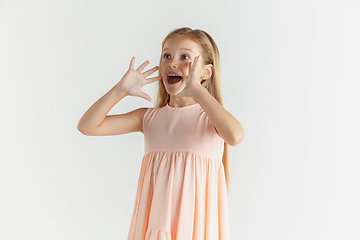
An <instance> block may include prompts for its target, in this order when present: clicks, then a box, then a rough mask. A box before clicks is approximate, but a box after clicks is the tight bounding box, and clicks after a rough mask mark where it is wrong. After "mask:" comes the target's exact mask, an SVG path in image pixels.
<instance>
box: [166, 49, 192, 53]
mask: <svg viewBox="0 0 360 240" xmlns="http://www.w3.org/2000/svg"><path fill="white" fill-rule="evenodd" d="M167 49H169V48H165V49H163V51H165V50H167ZM181 49H185V50H188V51H190V52H192V53H194V52H193V51H191V50H190V49H188V48H181Z"/></svg>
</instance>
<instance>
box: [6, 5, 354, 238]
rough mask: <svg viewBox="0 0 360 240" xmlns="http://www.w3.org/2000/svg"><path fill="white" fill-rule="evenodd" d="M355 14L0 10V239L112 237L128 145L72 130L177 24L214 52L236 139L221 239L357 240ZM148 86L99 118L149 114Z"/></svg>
mask: <svg viewBox="0 0 360 240" xmlns="http://www.w3.org/2000/svg"><path fill="white" fill-rule="evenodd" d="M359 16H360V4H359V2H358V1H355V0H353V1H350V0H348V1H340V0H339V1H335V0H328V1H325V0H323V1H321V0H302V1H286V0H273V1H266V0H252V1H245V0H242V1H236V2H235V1H234V2H230V1H211V0H201V1H167V0H166V1H165V0H157V1H145V0H141V1H84V0H83V1H79V0H78V1H74V0H71V1H70V0H61V1H45V0H43V1H40V0H34V1H6V0H5V1H4V0H3V1H0V80H1V85H0V104H1V106H0V111H1V118H0V136H1V151H0V159H1V162H0V239H1V240H15V239H16V240H18V239H24V240H32V239H34V240H35V239H36V240H48V239H52V240H63V239H67V240H100V239H101V240H103V239H106V240H111V239H114V240H115V239H116V240H119V239H126V238H127V234H128V228H129V224H130V220H131V214H132V211H133V206H134V200H135V194H136V187H137V181H138V177H139V171H140V167H141V160H142V156H143V135H142V134H141V133H130V134H126V135H121V136H102V137H92V136H85V135H83V134H81V133H80V132H79V131H78V130H77V123H78V121H79V120H80V118H81V116H82V115H83V114H84V113H85V111H86V110H87V109H88V108H89V107H90V106H91V105H92V104H93V103H94V102H95V101H97V100H98V99H99V98H100V97H101V96H103V95H104V94H105V93H106V92H107V91H109V90H110V89H111V88H112V87H113V86H114V85H115V84H116V83H117V82H118V81H120V79H121V77H122V76H123V74H124V73H125V72H126V71H127V69H128V66H129V62H130V59H131V57H132V56H135V57H136V62H135V67H137V66H139V65H140V64H141V63H143V62H144V61H146V60H149V61H150V64H149V65H148V67H147V68H146V69H149V68H151V67H153V66H156V65H158V63H159V58H160V53H161V41H162V40H163V38H164V37H165V36H166V35H167V33H168V32H170V31H171V30H172V29H175V28H178V27H183V26H187V27H191V28H200V29H202V30H205V31H207V32H208V33H209V34H210V35H211V36H212V37H213V38H214V39H215V41H216V43H217V44H218V47H219V49H220V55H221V70H222V86H223V95H224V106H225V108H226V109H227V110H228V111H229V112H230V113H231V114H233V116H234V117H236V118H237V119H238V120H239V122H240V123H241V124H242V126H243V128H244V131H245V139H244V141H243V142H241V143H240V144H239V145H237V146H235V147H231V146H229V154H230V158H229V166H230V189H229V192H228V198H229V208H230V222H231V226H230V229H231V235H232V239H233V240H237V239H241V240H264V239H266V240H272V239H274V240H303V239H310V240H320V239H324V240H325V239H326V240H340V239H341V240H342V239H344V240H359V239H360V230H359V226H360V206H359V205H360V204H359V203H360V193H359V191H360V184H359V183H360V174H359V172H360V163H359V160H360V153H359V145H360V140H359V120H360V116H359V115H360V111H359V110H360V108H359V102H360V97H359V92H360V87H359V80H360V73H359V66H360V58H359V55H360V47H359V43H360V34H359V23H360V17H359ZM146 69H145V70H146ZM156 75H157V74H154V75H153V76H156ZM156 87H157V83H153V84H150V85H146V86H145V87H144V88H143V90H144V92H146V93H148V94H149V95H150V96H151V97H152V102H151V103H150V102H148V101H146V100H145V99H143V98H138V97H132V96H128V97H126V98H124V99H123V100H122V101H120V102H119V103H118V104H117V105H115V107H114V108H113V109H112V110H111V111H110V112H109V114H119V113H125V112H128V111H131V110H133V109H135V108H139V107H153V106H154V103H155V97H156V96H155V91H156Z"/></svg>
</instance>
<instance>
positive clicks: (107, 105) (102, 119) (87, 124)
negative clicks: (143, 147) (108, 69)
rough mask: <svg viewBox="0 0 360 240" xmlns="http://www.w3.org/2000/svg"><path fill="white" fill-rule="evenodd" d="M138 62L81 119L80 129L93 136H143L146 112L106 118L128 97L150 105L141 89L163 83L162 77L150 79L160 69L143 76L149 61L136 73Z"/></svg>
mask: <svg viewBox="0 0 360 240" xmlns="http://www.w3.org/2000/svg"><path fill="white" fill-rule="evenodd" d="M134 62H135V58H132V59H131V62H130V67H129V70H128V71H127V72H126V74H125V75H124V76H123V78H122V79H121V80H120V82H119V83H117V84H116V85H115V86H114V87H113V88H112V89H110V90H109V91H108V92H107V93H106V94H105V95H104V96H102V97H101V98H100V99H99V100H97V101H96V102H95V103H94V104H93V105H92V106H91V107H90V108H89V109H88V110H87V111H86V112H85V113H84V115H83V116H82V117H81V119H80V121H79V123H78V125H77V129H78V130H79V131H80V132H81V133H83V134H85V135H92V136H106V135H119V134H125V133H129V132H136V131H140V132H142V118H143V116H144V113H145V111H146V109H147V108H139V109H136V110H133V111H131V112H128V113H125V114H118V115H110V116H107V114H108V113H109V111H110V110H111V109H112V108H113V107H114V105H115V104H116V103H118V102H119V101H120V100H121V99H123V98H124V97H125V96H127V95H132V96H139V97H143V98H145V99H147V100H148V101H151V98H150V96H149V95H147V94H146V93H144V92H142V90H141V88H142V86H143V85H145V84H149V83H152V82H155V81H158V80H160V79H161V77H160V76H158V77H153V78H147V79H146V77H147V76H149V75H151V74H152V73H154V72H155V71H157V70H158V66H156V67H154V68H152V69H150V70H148V71H146V72H144V73H141V71H142V70H143V69H144V68H145V66H146V65H147V64H149V62H148V61H146V62H144V63H143V64H142V65H141V66H140V67H139V68H138V69H137V70H134V69H133V68H134Z"/></svg>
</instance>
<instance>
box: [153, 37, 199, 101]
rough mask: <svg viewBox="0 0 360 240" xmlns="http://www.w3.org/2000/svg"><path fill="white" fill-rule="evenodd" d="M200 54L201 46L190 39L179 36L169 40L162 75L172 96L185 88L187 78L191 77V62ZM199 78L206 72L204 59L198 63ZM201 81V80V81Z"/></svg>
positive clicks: (161, 67) (161, 69)
mask: <svg viewBox="0 0 360 240" xmlns="http://www.w3.org/2000/svg"><path fill="white" fill-rule="evenodd" d="M198 55H201V54H200V45H199V44H197V43H196V42H194V41H192V40H190V39H189V38H186V37H182V36H177V37H171V38H170V39H168V40H167V41H166V42H165V44H164V48H163V50H162V54H161V57H162V60H161V61H162V62H161V66H160V73H161V76H162V81H163V83H164V86H165V88H166V91H167V92H168V93H169V94H170V95H176V94H178V93H179V92H181V91H182V90H183V89H184V87H185V81H186V78H187V77H188V75H189V67H190V62H192V61H194V59H195V57H196V56H198ZM198 65H199V66H198V68H197V70H198V71H199V72H198V76H202V73H203V71H204V70H205V69H204V67H205V65H204V62H203V59H202V58H201V59H200V61H198ZM169 75H178V76H181V78H176V77H175V78H174V77H169ZM199 81H201V79H199Z"/></svg>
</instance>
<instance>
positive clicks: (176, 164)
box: [127, 103, 230, 240]
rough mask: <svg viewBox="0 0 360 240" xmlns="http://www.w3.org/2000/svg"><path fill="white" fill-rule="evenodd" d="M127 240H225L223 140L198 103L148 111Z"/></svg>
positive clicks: (228, 229)
mask: <svg viewBox="0 0 360 240" xmlns="http://www.w3.org/2000/svg"><path fill="white" fill-rule="evenodd" d="M143 129H144V144H145V151H144V157H143V159H142V164H141V170H140V174H139V182H138V187H137V193H136V197H135V204H134V208H133V214H132V219H131V222H130V229H129V233H128V238H127V239H128V240H230V227H229V225H230V224H229V212H228V200H227V192H226V184H225V175H224V166H223V164H222V155H223V151H224V140H223V139H222V138H220V137H219V135H218V134H217V133H216V131H215V128H214V126H213V124H212V122H211V121H210V119H209V118H208V116H207V115H206V113H205V111H204V110H203V109H202V108H201V105H200V104H198V103H196V104H193V105H190V106H186V107H182V108H174V107H171V106H169V105H166V106H164V107H161V108H149V109H148V110H147V111H146V112H145V115H144V119H143Z"/></svg>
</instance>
